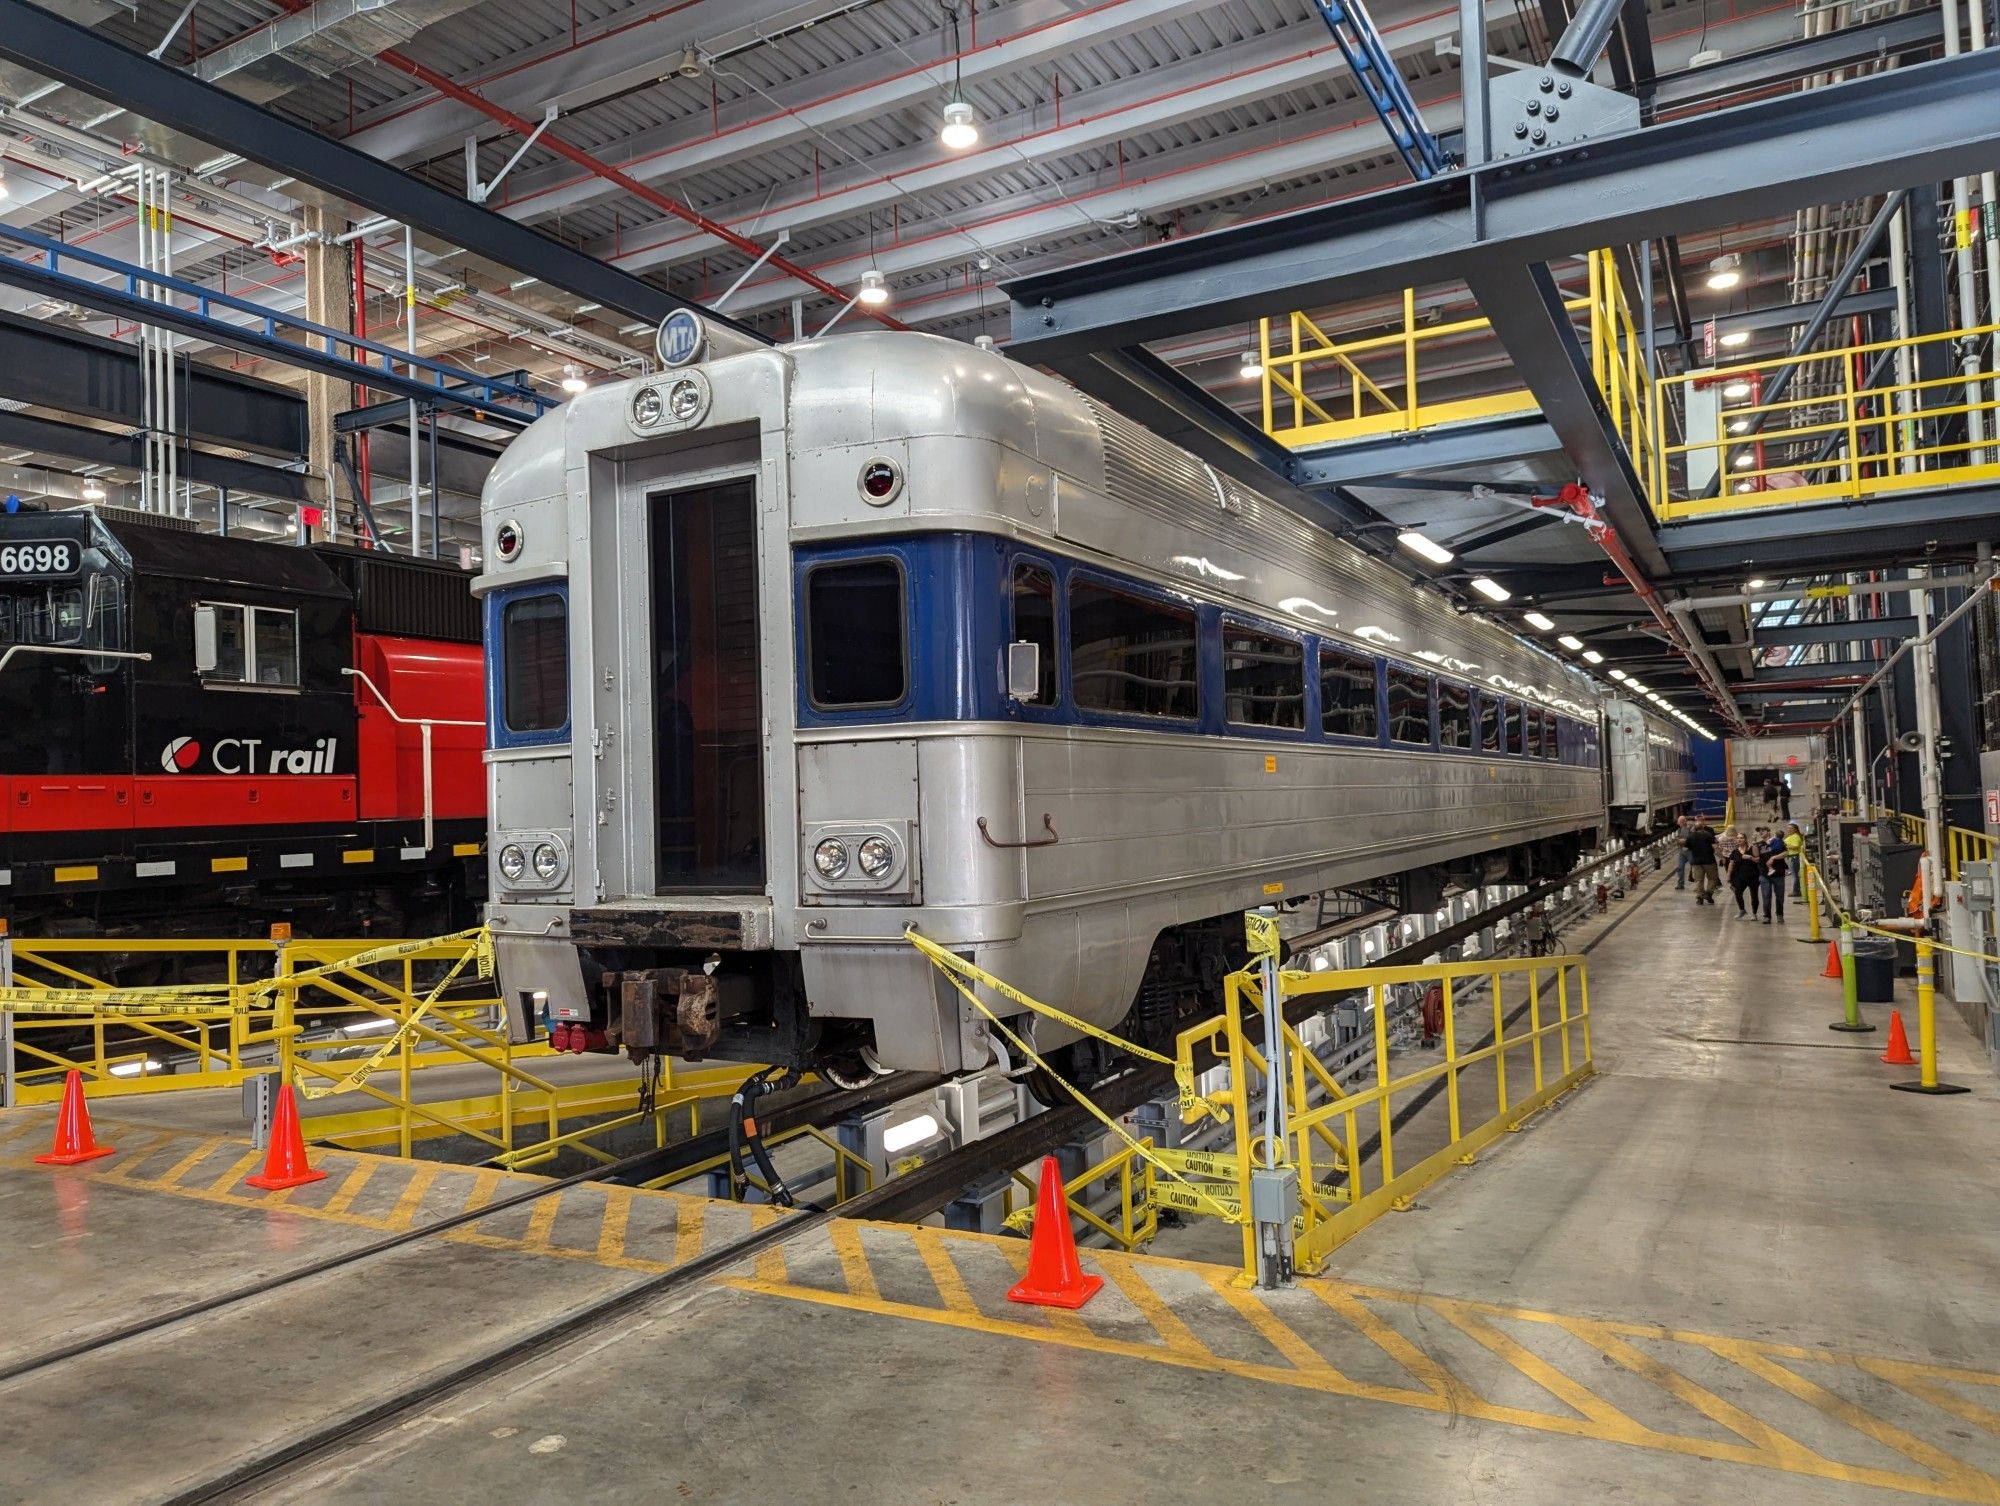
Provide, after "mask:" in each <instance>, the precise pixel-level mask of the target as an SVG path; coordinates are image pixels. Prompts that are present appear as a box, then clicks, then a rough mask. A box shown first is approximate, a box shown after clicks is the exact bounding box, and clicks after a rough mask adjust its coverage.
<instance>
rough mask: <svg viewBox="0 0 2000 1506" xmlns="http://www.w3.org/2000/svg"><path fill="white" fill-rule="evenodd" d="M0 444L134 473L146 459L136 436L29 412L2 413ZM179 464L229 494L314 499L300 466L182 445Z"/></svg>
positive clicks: (196, 478)
mask: <svg viewBox="0 0 2000 1506" xmlns="http://www.w3.org/2000/svg"><path fill="white" fill-rule="evenodd" d="M0 448H5V449H9V450H36V451H39V452H40V453H42V454H44V455H60V456H62V457H64V458H65V459H68V460H74V461H76V462H77V463H78V464H79V465H111V466H118V467H120V468H121V469H124V470H132V471H136V470H139V469H140V468H141V467H143V466H144V465H145V460H146V457H145V446H144V445H143V444H142V443H141V441H140V439H139V437H138V436H137V435H136V434H119V433H113V432H111V431H109V430H105V429H87V428H84V427H83V426H81V425H79V424H65V423H59V422H57V421H56V420H55V419H52V418H37V417H35V416H34V415H33V414H31V413H5V412H0ZM179 463H180V472H181V475H183V476H185V477H186V478H187V479H188V480H190V481H193V482H197V483H199V484H200V485H202V486H220V487H227V488H228V489H229V490H230V491H232V492H250V493H254V494H256V495H257V496H262V497H282V498H285V499H287V500H289V501H293V502H309V501H311V500H312V493H311V490H310V489H309V487H308V486H307V484H306V475H305V473H304V471H302V470H286V469H284V468H282V467H280V466H275V465H260V464H259V463H258V462H256V461H254V460H238V459H236V458H235V457H233V456H230V455H211V454H209V453H208V451H206V450H197V449H190V448H187V447H183V448H182V449H181V451H180V462H179Z"/></svg>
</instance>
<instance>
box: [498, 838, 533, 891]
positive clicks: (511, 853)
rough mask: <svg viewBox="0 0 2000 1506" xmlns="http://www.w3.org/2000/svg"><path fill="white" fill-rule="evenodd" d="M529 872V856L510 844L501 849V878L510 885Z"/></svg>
mask: <svg viewBox="0 0 2000 1506" xmlns="http://www.w3.org/2000/svg"><path fill="white" fill-rule="evenodd" d="M527 871H528V855H527V854H526V853H525V852H523V851H521V849H520V848H518V847H516V846H515V845H514V844H513V843H512V842H509V843H508V844H507V845H506V846H505V847H503V848H501V849H500V876H501V877H502V878H504V879H506V880H507V881H508V882H509V883H512V882H514V881H515V880H517V879H519V878H520V877H521V875H522V874H524V873H526V872H527Z"/></svg>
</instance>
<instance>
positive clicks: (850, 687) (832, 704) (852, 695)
mask: <svg viewBox="0 0 2000 1506" xmlns="http://www.w3.org/2000/svg"><path fill="white" fill-rule="evenodd" d="M903 618H904V611H903V566H902V562H901V561H900V560H895V559H871V560H844V561H842V562H841V563H839V564H834V565H815V566H814V567H813V568H812V569H811V570H810V571H808V572H807V573H806V656H807V660H808V664H807V671H806V690H807V694H808V696H809V697H810V698H811V700H812V703H813V705H814V706H816V707H818V708H820V709H821V710H823V711H831V710H851V709H853V708H856V707H861V706H894V705H896V704H897V703H898V702H899V701H901V700H902V699H903V696H904V693H905V692H906V691H907V689H908V688H909V683H910V675H909V653H908V639H907V634H906V632H905V629H904V625H903Z"/></svg>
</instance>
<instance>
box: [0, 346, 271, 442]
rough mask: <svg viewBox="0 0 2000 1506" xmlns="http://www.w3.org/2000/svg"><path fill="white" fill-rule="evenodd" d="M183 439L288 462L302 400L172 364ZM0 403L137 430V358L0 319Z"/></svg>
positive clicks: (246, 380)
mask: <svg viewBox="0 0 2000 1506" xmlns="http://www.w3.org/2000/svg"><path fill="white" fill-rule="evenodd" d="M174 375H175V381H176V384H177V385H178V388H179V390H178V392H177V393H176V394H175V398H176V402H177V404H178V407H177V408H176V410H175V411H176V412H177V413H178V414H179V416H180V423H181V427H182V431H183V433H184V434H185V435H186V436H187V438H189V439H190V440H192V441H193V442H194V443H196V444H211V445H219V446H224V447H227V448H229V449H240V450H256V451H258V452H260V453H262V454H267V455H282V456H285V457H287V458H292V457H295V456H299V455H303V454H305V452H306V448H307V443H306V404H305V399H304V398H302V397H300V396H299V394H298V393H296V392H293V391H291V390H289V389H288V388H284V387H279V386H276V385H274V384H272V383H270V382H260V381H257V380H255V379H254V378H251V377H245V376H238V375H236V374H235V373H233V372H229V371H224V370H221V369H220V368H218V367H214V366H204V365H201V364H199V363H192V364H190V363H188V362H185V361H180V362H176V363H175V371H174ZM0 398H10V399H12V400H14V401H16V402H21V403H27V404H28V405H30V406H31V407H36V408H53V409H55V410H56V411H57V412H59V413H72V414H75V415H76V416H77V417H79V418H95V419H100V420H102V421H103V422H105V423H113V424H129V425H131V426H132V427H133V428H135V429H136V428H137V427H138V426H139V416H140V374H139V353H138V351H137V350H136V349H135V348H134V347H132V346H130V345H121V344H119V343H118V342H117V341H115V340H106V339H103V338H102V337H100V336H98V335H91V334H85V333H84V332H83V331H82V330H76V329H65V328H64V327H63V326H61V325H60V324H56V323H54V322H51V321H49V320H36V319H28V318H25V317H23V316H22V315H19V314H9V313H0Z"/></svg>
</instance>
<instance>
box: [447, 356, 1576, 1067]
mask: <svg viewBox="0 0 2000 1506" xmlns="http://www.w3.org/2000/svg"><path fill="white" fill-rule="evenodd" d="M484 514H485V523H484V526H485V536H486V562H487V563H486V573H485V575H484V577H483V579H482V580H481V582H480V586H479V589H480V591H481V592H482V594H483V596H484V599H485V611H486V623H487V630H488V644H489V660H488V662H489V675H490V681H491V686H490V693H489V718H490V723H491V727H490V744H491V751H490V752H489V754H488V759H489V764H490V793H491V800H492V811H493V816H492V820H493V829H492V833H491V838H490V843H489V848H490V851H491V852H492V854H493V872H492V882H493V888H494V900H493V903H492V905H491V909H490V917H491V922H492V925H493V928H494V933H495V937H496V944H497V948H498V955H499V961H500V967H501V975H502V985H503V988H504V990H505V991H506V994H507V997H508V999H509V1003H510V1008H511V1010H512V1013H513V1017H514V1024H515V1028H516V1030H517V1031H518V1032H521V1033H524V1034H525V1033H527V1032H530V1031H534V1030H536V1029H538V1028H542V1027H547V1028H549V1029H551V1030H552V1031H553V1032H554V1034H555V1037H556V1039H557V1041H558V1042H559V1043H561V1044H566V1045H570V1046H573V1047H577V1048H579V1049H581V1048H583V1047H585V1046H590V1047H609V1048H617V1047H625V1048H628V1049H631V1050H633V1051H635V1052H637V1053H640V1054H645V1053H650V1052H676V1053H708V1054H715V1055H720V1056H725V1057H732V1058H739V1059H745V1060H755V1061H767V1062H786V1061H789V1062H803V1061H807V1060H813V1061H819V1062H822V1063H828V1064H830V1065H831V1066H832V1067H833V1069H834V1070H835V1071H837V1072H838V1071H840V1069H841V1068H842V1067H843V1066H844V1067H845V1068H846V1070H847V1071H860V1070H863V1064H864V1063H865V1064H866V1066H867V1067H868V1068H873V1067H875V1066H878V1065H879V1066H887V1067H896V1068H922V1069H943V1070H955V1069H960V1068H967V1067H974V1066H978V1065H980V1064H982V1063H984V1062H986V1061H988V1060H989V1059H991V1056H992V1054H993V1047H992V1044H991V1042H990V1041H989V1039H988V1035H987V1029H986V1027H985V1025H984V1023H983V1021H981V1020H980V1019H978V1018H977V1017H976V1016H975V1015H974V1014H973V1012H972V1011H970V1010H969V1009H966V1008H965V1007H963V1005H962V1001H960V1000H959V999H958V997H957V995H956V994H954V993H953V992H951V991H950V989H949V988H948V987H947V986H944V985H943V984H941V982H940V980H939V979H938V978H937V977H936V976H935V975H934V974H933V971H932V970H931V968H930V967H929V965H928V964H927V963H926V962H924V960H923V959H922V958H921V957H920V956H919V955H918V954H917V953H916V952H915V951H913V950H912V949H911V948H910V947H909V946H908V945H907V944H906V943H905V942H904V941H903V940H902V936H903V932H904V928H905V927H906V926H912V925H914V926H916V927H918V928H920V929H921V930H922V932H923V933H924V934H925V935H927V936H930V937H932V938H934V939H936V940H937V941H939V942H941V943H943V944H945V945H947V946H950V947H952V948H954V949H957V950H959V951H961V952H962V953H964V954H965V955H968V956H970V957H972V958H973V959H975V960H976V961H977V962H978V963H979V964H980V965H981V966H983V967H986V968H989V969H991V970H992V971H993V972H995V973H996V974H998V975H1000V976H1003V977H1005V978H1007V979H1009V980H1010V981H1012V982H1014V983H1016V984H1017V985H1019V986H1020V987H1021V988H1023V989H1025V990H1026V991H1028V992H1029V993H1030V994H1032V995H1035V996H1037V997H1039V998H1041V999H1044V1000H1046V1001H1048V1002H1049V1003H1052V1004H1055V1005H1057V1006H1060V1007H1061V1008H1063V1009H1066V1010H1069V1011H1071V1012H1073V1013H1075V1014H1077V1015H1080V1016H1082V1017H1083V1018H1085V1019H1088V1020H1091V1021H1094V1022H1098V1023H1101V1024H1104V1025H1107V1026H1115V1025H1117V1024H1118V1023H1119V1022H1120V1021H1121V1020H1123V1019H1124V1018H1125V1017H1126V1016H1127V1014H1128V1012H1130V1011H1132V1010H1133V1009H1134V1007H1135V1005H1140V1006H1143V1007H1142V1009H1141V1014H1142V1016H1143V1017H1144V1020H1145V1021H1150V1022H1151V1023H1152V1024H1153V1025H1154V1026H1155V1027H1156V1028H1157V1027H1160V1026H1161V1025H1162V1022H1163V1021H1165V1020H1168V1019H1170V1018H1171V1016H1172V1014H1173V1012H1174V1010H1175V1008H1176V1007H1177V1006H1178V1005H1179V1003H1180V1002H1181V1001H1183V1000H1185V999H1186V998H1188V997H1189V996H1191V995H1193V994H1195V993H1197V992H1199V991H1200V990H1202V989H1203V988H1205V987H1208V986H1211V985H1212V984H1213V983H1214V981H1215V980H1216V979H1217V978H1218V977H1219V976H1220V974H1221V972H1222V971H1223V969H1224V968H1226V967H1227V966H1229V965H1231V964H1232V962H1233V960H1234V957H1235V952H1234V950H1233V949H1234V948H1235V946H1236V945H1237V942H1238V939H1239V938H1240V935H1241V926H1240V923H1239V922H1237V921H1236V920H1235V919H1234V917H1237V916H1239V915H1240V913H1241V912H1242V911H1243V910H1245V909H1246V908H1249V907H1253V906H1256V905H1260V904H1267V903H1271V902H1274V901H1279V900H1283V899H1286V898H1289V897H1296V896H1303V895H1309V894H1314V893H1318V892H1321V891H1325V890H1328V889H1332V888H1337V887H1342V886H1351V885H1356V884H1361V883H1364V882H1367V881H1373V880H1381V879H1385V878H1389V877H1391V876H1401V879H1400V883H1401V886H1402V888H1403V889H1404V891H1405V892H1406V893H1408V894H1409V895H1411V896H1413V902H1417V903H1421V902H1424V896H1426V895H1433V896H1434V895H1436V894H1438V893H1441V892H1442V887H1443V885H1445V884H1446V883H1448V882H1454V881H1455V882H1460V883H1466V884H1470V883H1475V882H1482V881H1487V882H1490V881H1495V880H1498V879H1502V878H1512V879H1526V878H1529V877H1533V876H1536V875H1540V874H1547V873H1559V872H1563V871H1566V870H1567V869H1568V868H1569V867H1570V866H1571V865H1572V864H1573V863H1574V860H1575V856H1576V854H1577V852H1578V851H1579V850H1580V848H1581V847H1583V846H1584V845H1587V844H1589V843H1591V842H1593V841H1594V840H1595V838H1596V835H1597V834H1598V832H1599V831H1600V830H1601V829H1602V828H1603V827H1604V825H1605V821H1606V814H1605V804H1604V784H1603V776H1602V773H1601V770H1600V718H1599V709H1598V702H1597V697H1596V695H1595V693H1594V692H1593V689H1592V686H1591V682H1590V681H1589V680H1588V679H1587V678H1586V677H1585V676H1583V675H1582V674H1580V673H1578V672H1576V671H1574V670H1572V669H1570V668H1568V667H1567V666H1565V665H1564V664H1562V663H1561V662H1560V661H1558V660H1556V659H1554V658H1552V657H1551V656H1549V655H1547V654H1545V653H1543V652H1541V651H1540V650H1538V649H1535V648H1533V647H1531V646H1530V645H1527V644H1525V643H1523V642H1521V641H1519V640H1517V639H1515V638H1513V637H1511V636H1509V635H1508V634H1506V633H1504V632H1502V631H1500V630H1498V629H1496V628H1494V627H1493V626H1491V625H1489V624H1486V623H1483V622H1481V621H1480V620H1478V619H1476V618H1472V617H1468V616H1464V615H1460V614H1459V613H1458V612H1456V611H1455V610H1454V609H1453V608H1452V607H1451V606H1450V605H1449V604H1448V603H1447V602H1445V601H1444V600H1442V599H1441V598H1439V597H1437V596H1436V595H1433V594H1431V593H1428V592H1425V591H1420V590H1413V589H1412V588H1411V587H1410V586H1409V585H1408V584H1407V583H1406V582H1405V581H1404V580H1403V579H1402V578H1400V577H1399V576H1397V575H1395V574H1394V573H1393V572H1391V571H1389V570H1387V569H1385V568H1384V567H1383V566H1381V565H1379V564H1377V563H1375V562H1373V561H1372V560H1370V559H1369V558H1368V557H1367V556H1365V555H1363V554H1362V553H1361V552H1359V551H1358V550H1356V549H1354V548H1352V547H1350V546H1349V545H1347V544H1345V543H1343V542H1341V541H1339V540H1337V539H1334V538H1330V537H1329V536H1328V535H1327V534H1325V533H1324V532H1322V531H1320V530H1318V529H1316V528H1314V527H1311V526H1309V525H1308V524H1306V523H1305V522H1303V521H1302V520H1300V519H1299V518H1298V517H1296V516H1295V515H1294V514H1292V513H1290V512H1288V511H1287V510H1286V509H1285V508H1283V507H1281V506H1279V505H1278V504H1276V503H1275V502H1273V501H1271V500H1270V499H1268V498H1265V497H1263V496H1260V495H1258V494H1257V493H1256V492H1254V491H1251V490H1248V489H1246V488H1244V487H1242V486H1240V485H1238V484H1237V483H1235V482H1233V481H1231V480H1229V479H1227V478H1225V477H1222V476H1220V475H1218V474H1217V473H1215V472H1214V471H1212V470H1211V469H1209V468H1208V467H1207V466H1205V465H1203V464H1202V463H1201V462H1199V461H1197V460H1195V459H1194V458H1193V457H1191V456H1189V455H1188V454H1186V453H1185V452H1183V451H1181V450H1178V449H1176V448H1174V447H1172V446H1170V445H1167V444H1165V443H1163V442H1162V441H1160V440H1159V439H1157V438H1156V437H1154V436H1152V435H1151V434H1149V433H1147V432H1145V431H1144V430H1141V429H1139V428H1138V427H1136V426H1134V425H1133V424H1131V423H1129V422H1127V421H1126V420H1124V419H1123V418H1121V417H1119V416H1118V415H1116V414H1113V413H1110V412H1107V411H1104V410H1102V409H1100V408H1099V407H1097V406H1096V405H1095V404H1094V403H1093V402H1092V401H1090V400H1089V399H1088V398H1086V397H1084V396H1082V395H1080V394H1079V393H1077V392H1076V391H1074V390H1072V389H1071V388H1069V387H1067V386H1065V385H1064V384H1062V383H1060V382H1058V381H1055V380H1053V379H1052V378H1049V377H1046V376H1044V375H1041V374H1039V373H1037V372H1035V371H1033V370H1030V369H1027V368H1025V367H1022V366H1019V365H1017V364H1015V363H1013V362H1011V361H1009V360H1007V359H1006V358H1005V357H1003V356H1001V355H999V354H997V353H994V352H992V351H987V350H981V349H977V348H974V347H970V346H966V345H962V344H958V343H955V342H951V341H947V340H942V339H936V338H932V337H929V336H923V335H915V334H855V335H849V336H844V337H841V338H837V339H829V340H826V341H824V342H814V343H807V344H800V345H794V346H789V347H783V348H779V349H770V350H754V351H746V352H743V353H738V354H728V355H717V356H714V357H712V358H710V359H707V360H696V361H693V362H691V363H690V364H688V365H686V366H684V367H682V368H680V369H677V370H669V371H668V372H666V373H664V374H663V375H660V376H656V377H652V378H647V379H643V380H639V381H635V382H630V383H626V384H623V385H618V386H606V387H602V388H599V389H596V390H594V391H592V392H590V393H587V394H585V395H583V396H581V397H579V398H577V399H576V400H574V401H572V402H570V403H569V404H567V405H566V406H565V407H563V408H562V409H560V410H558V411H557V412H555V413H552V414H550V415H549V416H547V417H545V418H544V419H542V420H541V421H540V422H539V423H537V424H536V425H535V426H533V427H532V428H531V429H529V430H528V431H527V432H526V433H525V434H524V435H523V436H521V437H520V438H519V439H517V440H516V441H515V442H514V444H513V445H512V446H511V447H510V448H509V450H508V451H507V453H506V454H505V456H503V458H502V460H501V462H500V464H499V466H498V467H497V468H496V469H495V471H494V473H493V475H492V478H491V480H490V481H489V482H488V486H487V491H486V497H485V503H484ZM1430 902H1432V903H1434V902H1435V901H1434V900H1432V901H1430ZM1142 1023H1143V1022H1142ZM1133 1028H1140V1027H1139V1026H1137V1025H1135V1026H1134V1027H1133ZM1038 1035H1039V1039H1040V1042H1041V1044H1042V1045H1043V1046H1045V1047H1046V1046H1048V1045H1051V1044H1055V1043H1056V1040H1057V1038H1056V1037H1053V1036H1052V1035H1050V1033H1049V1032H1047V1031H1046V1030H1045V1029H1044V1030H1041V1031H1039V1032H1038ZM842 1075H844V1073H843V1074H842Z"/></svg>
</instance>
